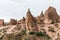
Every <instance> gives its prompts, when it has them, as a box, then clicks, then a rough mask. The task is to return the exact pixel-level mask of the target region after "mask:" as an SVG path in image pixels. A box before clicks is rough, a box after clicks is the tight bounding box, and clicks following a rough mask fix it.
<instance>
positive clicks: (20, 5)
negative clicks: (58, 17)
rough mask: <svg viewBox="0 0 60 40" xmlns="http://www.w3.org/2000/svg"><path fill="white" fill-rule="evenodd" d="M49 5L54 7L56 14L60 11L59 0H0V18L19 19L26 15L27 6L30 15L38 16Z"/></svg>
mask: <svg viewBox="0 0 60 40" xmlns="http://www.w3.org/2000/svg"><path fill="white" fill-rule="evenodd" d="M49 6H53V7H55V8H56V10H57V12H58V14H59V13H60V0H0V19H1V18H2V19H4V20H5V21H8V20H9V19H10V18H15V19H21V18H22V17H23V16H26V12H27V9H28V8H30V10H31V13H32V15H34V16H38V15H40V12H41V11H42V10H43V11H45V10H46V9H47V8H48V7H49Z"/></svg>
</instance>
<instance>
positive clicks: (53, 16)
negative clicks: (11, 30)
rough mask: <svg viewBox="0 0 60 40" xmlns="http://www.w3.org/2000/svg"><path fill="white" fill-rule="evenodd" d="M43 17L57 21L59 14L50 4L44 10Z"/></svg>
mask: <svg viewBox="0 0 60 40" xmlns="http://www.w3.org/2000/svg"><path fill="white" fill-rule="evenodd" d="M45 17H46V18H47V19H51V20H52V21H53V22H58V21H59V16H58V14H57V12H56V9H55V8H54V7H51V6H50V7H49V8H48V9H47V10H46V11H45Z"/></svg>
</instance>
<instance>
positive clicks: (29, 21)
mask: <svg viewBox="0 0 60 40" xmlns="http://www.w3.org/2000/svg"><path fill="white" fill-rule="evenodd" d="M26 16H27V17H26V28H27V27H28V28H27V30H30V29H31V30H36V20H35V18H34V17H33V15H32V14H31V12H30V9H28V11H27V14H26Z"/></svg>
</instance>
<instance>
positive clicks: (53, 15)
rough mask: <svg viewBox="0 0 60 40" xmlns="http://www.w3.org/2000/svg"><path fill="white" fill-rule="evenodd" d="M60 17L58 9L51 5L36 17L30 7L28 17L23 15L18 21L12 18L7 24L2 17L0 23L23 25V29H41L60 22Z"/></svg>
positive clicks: (2, 24)
mask: <svg viewBox="0 0 60 40" xmlns="http://www.w3.org/2000/svg"><path fill="white" fill-rule="evenodd" d="M59 19H60V17H59V15H58V14H57V12H56V9H55V8H54V7H51V6H50V7H49V8H48V9H47V10H46V11H45V12H44V13H43V11H42V12H41V13H40V15H39V16H37V17H34V16H33V15H32V14H31V11H30V9H28V11H27V14H26V17H23V18H22V19H21V20H19V21H17V20H15V19H11V21H10V22H9V23H7V24H5V23H4V20H3V19H0V25H1V26H4V25H6V26H7V25H18V26H20V27H21V29H26V30H30V31H39V27H41V26H42V27H43V26H47V25H49V24H54V23H59V22H60V21H59Z"/></svg>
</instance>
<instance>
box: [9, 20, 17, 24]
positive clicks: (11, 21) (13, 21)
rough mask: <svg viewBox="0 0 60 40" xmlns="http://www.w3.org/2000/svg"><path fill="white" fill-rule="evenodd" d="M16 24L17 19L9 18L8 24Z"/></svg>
mask: <svg viewBox="0 0 60 40" xmlns="http://www.w3.org/2000/svg"><path fill="white" fill-rule="evenodd" d="M16 24H17V20H15V19H10V22H9V25H16Z"/></svg>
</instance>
